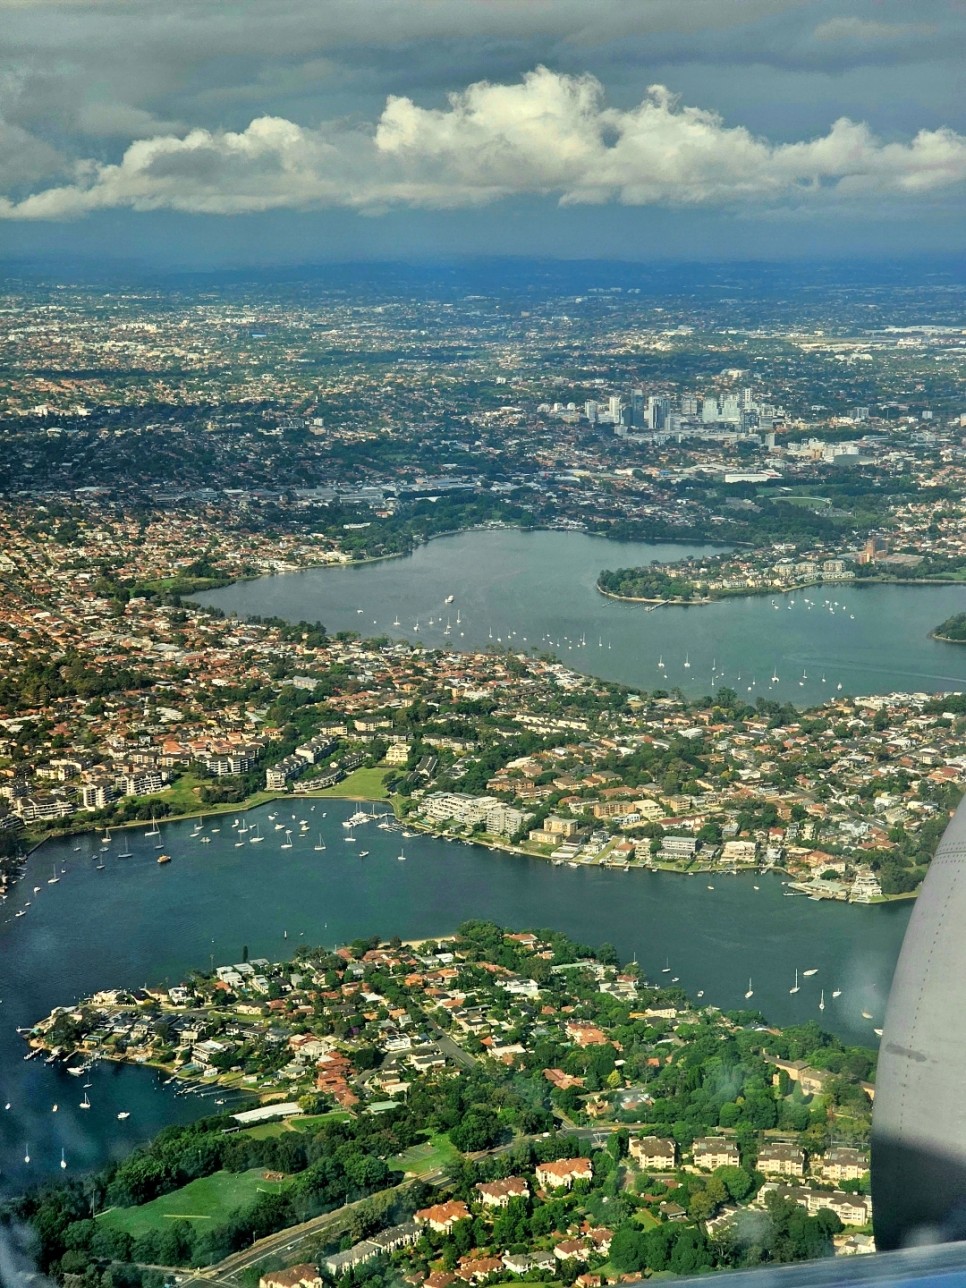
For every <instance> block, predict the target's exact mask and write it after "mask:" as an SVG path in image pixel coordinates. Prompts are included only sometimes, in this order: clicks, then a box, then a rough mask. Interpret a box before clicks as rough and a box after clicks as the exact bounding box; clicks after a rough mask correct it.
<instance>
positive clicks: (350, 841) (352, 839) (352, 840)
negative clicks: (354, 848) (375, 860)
mask: <svg viewBox="0 0 966 1288" xmlns="http://www.w3.org/2000/svg"><path fill="white" fill-rule="evenodd" d="M342 839H343V841H346V842H347V843H348V844H350V845H355V843H356V838H355V837H354V836H344V837H343V838H342Z"/></svg>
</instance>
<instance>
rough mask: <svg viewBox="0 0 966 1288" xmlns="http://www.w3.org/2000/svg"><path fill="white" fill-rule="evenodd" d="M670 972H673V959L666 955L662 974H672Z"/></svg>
mask: <svg viewBox="0 0 966 1288" xmlns="http://www.w3.org/2000/svg"><path fill="white" fill-rule="evenodd" d="M670 973H671V959H670V957H665V958H664V965H663V966H662V967H661V974H662V975H670Z"/></svg>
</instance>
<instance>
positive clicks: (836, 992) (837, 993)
mask: <svg viewBox="0 0 966 1288" xmlns="http://www.w3.org/2000/svg"><path fill="white" fill-rule="evenodd" d="M832 996H833V997H841V996H842V990H841V989H840V988H833V989H832Z"/></svg>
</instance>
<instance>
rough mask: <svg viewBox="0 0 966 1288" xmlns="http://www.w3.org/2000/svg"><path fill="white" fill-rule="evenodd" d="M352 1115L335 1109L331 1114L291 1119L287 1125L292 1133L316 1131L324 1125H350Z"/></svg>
mask: <svg viewBox="0 0 966 1288" xmlns="http://www.w3.org/2000/svg"><path fill="white" fill-rule="evenodd" d="M351 1121H352V1114H350V1113H347V1112H346V1111H345V1110H344V1109H333V1111H332V1113H330V1114H306V1115H305V1117H304V1118H290V1119H288V1121H287V1123H286V1124H285V1125H286V1127H287V1128H288V1129H289V1130H290V1131H315V1130H316V1128H317V1127H320V1126H321V1125H322V1123H348V1122H351Z"/></svg>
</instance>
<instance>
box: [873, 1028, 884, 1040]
mask: <svg viewBox="0 0 966 1288" xmlns="http://www.w3.org/2000/svg"><path fill="white" fill-rule="evenodd" d="M872 1032H873V1033H874V1034H875V1035H876V1037H877V1038H881V1037H882V1030H881V1029H873V1030H872Z"/></svg>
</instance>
